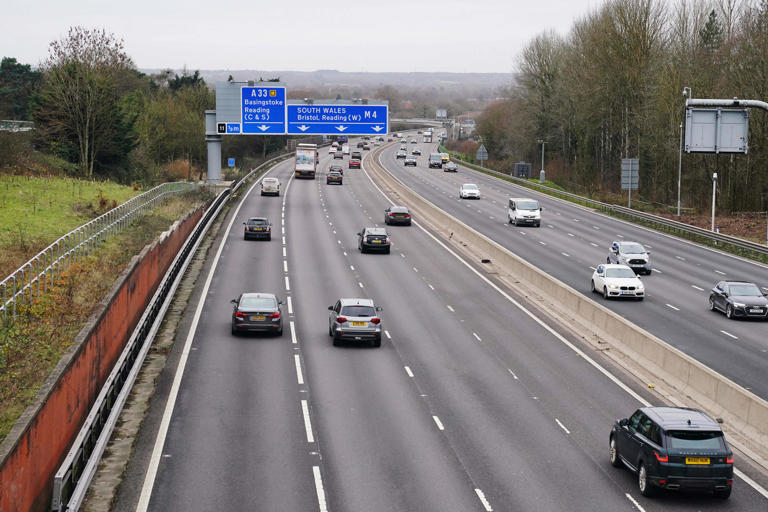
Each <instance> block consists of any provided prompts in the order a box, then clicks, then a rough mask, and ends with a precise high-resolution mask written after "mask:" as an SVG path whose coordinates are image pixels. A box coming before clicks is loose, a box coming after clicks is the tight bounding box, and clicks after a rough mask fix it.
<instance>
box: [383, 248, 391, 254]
mask: <svg viewBox="0 0 768 512" xmlns="http://www.w3.org/2000/svg"><path fill="white" fill-rule="evenodd" d="M391 250H392V248H391V247H387V250H386V251H385V253H384V254H389V253H390V251H391Z"/></svg>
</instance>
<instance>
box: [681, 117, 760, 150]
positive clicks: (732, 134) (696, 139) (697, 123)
mask: <svg viewBox="0 0 768 512" xmlns="http://www.w3.org/2000/svg"><path fill="white" fill-rule="evenodd" d="M748 128H749V110H748V109H722V108H699V107H688V108H687V109H686V110H685V152H686V153H744V154H746V153H747V150H748V149H749V144H748V141H747V132H748Z"/></svg>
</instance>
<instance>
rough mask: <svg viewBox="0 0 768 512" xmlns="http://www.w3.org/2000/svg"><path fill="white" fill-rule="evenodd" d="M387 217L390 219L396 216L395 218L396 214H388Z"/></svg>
mask: <svg viewBox="0 0 768 512" xmlns="http://www.w3.org/2000/svg"><path fill="white" fill-rule="evenodd" d="M387 216H388V217H394V216H395V214H394V213H388V214H387Z"/></svg>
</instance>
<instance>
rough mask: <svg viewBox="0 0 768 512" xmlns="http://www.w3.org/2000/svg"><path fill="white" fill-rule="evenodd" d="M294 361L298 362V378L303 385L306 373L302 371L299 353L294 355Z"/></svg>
mask: <svg viewBox="0 0 768 512" xmlns="http://www.w3.org/2000/svg"><path fill="white" fill-rule="evenodd" d="M293 362H294V363H296V380H297V381H298V382H299V385H303V384H304V374H303V373H302V372H301V358H300V357H299V354H294V355H293Z"/></svg>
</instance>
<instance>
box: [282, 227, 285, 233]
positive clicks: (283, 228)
mask: <svg viewBox="0 0 768 512" xmlns="http://www.w3.org/2000/svg"><path fill="white" fill-rule="evenodd" d="M282 230H283V234H285V226H283V227H282Z"/></svg>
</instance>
